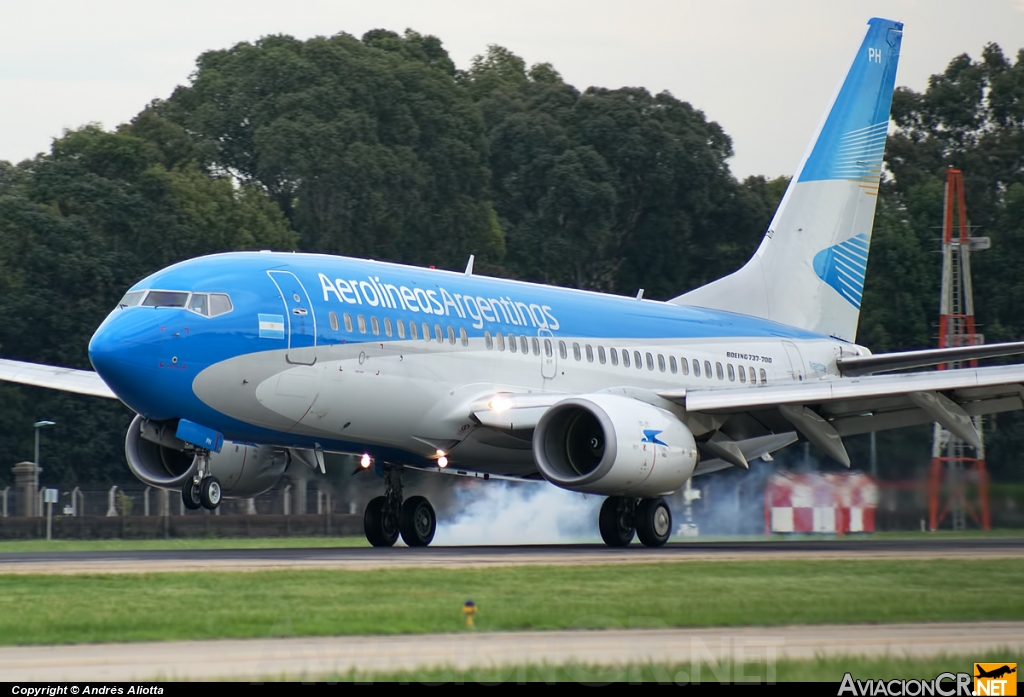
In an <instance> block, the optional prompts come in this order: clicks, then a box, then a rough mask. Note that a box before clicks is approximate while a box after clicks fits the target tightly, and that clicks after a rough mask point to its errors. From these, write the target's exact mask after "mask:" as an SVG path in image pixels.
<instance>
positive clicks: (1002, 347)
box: [836, 341, 1024, 377]
mask: <svg viewBox="0 0 1024 697" xmlns="http://www.w3.org/2000/svg"><path fill="white" fill-rule="evenodd" d="M1021 354H1024V341H1014V342H1011V343H1006V344H983V345H981V346H955V347H953V348H941V349H925V350H923V351H903V352H900V353H882V354H877V355H874V356H851V357H849V358H839V359H837V360H836V366H837V367H838V368H839V372H840V373H842V374H843V375H844V376H845V377H857V376H860V375H874V374H875V373H888V372H892V371H894V370H909V369H911V368H923V367H926V366H930V365H940V364H942V363H955V362H963V361H977V360H981V359H983V358H1000V357H1003V356H1017V355H1021Z"/></svg>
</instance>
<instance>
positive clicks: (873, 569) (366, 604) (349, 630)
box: [0, 559, 1024, 644]
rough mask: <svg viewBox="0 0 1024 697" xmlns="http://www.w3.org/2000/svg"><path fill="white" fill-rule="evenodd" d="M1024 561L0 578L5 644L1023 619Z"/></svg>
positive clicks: (0, 627) (687, 564)
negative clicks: (468, 623)
mask: <svg viewBox="0 0 1024 697" xmlns="http://www.w3.org/2000/svg"><path fill="white" fill-rule="evenodd" d="M1022 578H1024V559H1008V560H993V561H981V562H979V561H958V560H940V561H920V560H912V561H892V560H885V561H869V560H865V561H839V560H821V561H811V560H807V561H805V560H800V561H786V562H781V561H780V562H774V561H750V562H746V561H743V562H697V561H689V562H681V563H659V564H649V565H648V564H629V565H610V566H566V567H557V566H519V567H495V568H488V569H420V568H416V569H381V570H373V571H345V570H307V571H259V572H207V573H155V574H95V575H73V576H59V575H17V574H15V575H6V576H0V644H47V643H68V642H70V643H82V642H105V641H140V640H156V641H160V640H175V639H213V638H227V637H267V636H309V635H336V634H394V633H424V632H451V631H462V630H463V615H462V612H461V608H462V604H463V602H464V601H465V600H466V599H467V598H472V599H473V600H474V601H475V602H476V604H477V607H478V608H479V614H478V615H477V617H476V626H477V628H478V629H479V630H482V631H487V630H516V629H566V628H579V629H583V628H618V627H665V626H700V627H704V626H741V625H780V624H800V623H806V624H820V623H837V622H838V623H842V622H846V623H851V622H929V621H957V620H1009V619H1015V620H1019V619H1022V618H1024V597H1022V596H1021V595H1020V593H1019V587H1020V580H1021V579H1022Z"/></svg>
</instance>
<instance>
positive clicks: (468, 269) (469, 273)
mask: <svg viewBox="0 0 1024 697" xmlns="http://www.w3.org/2000/svg"><path fill="white" fill-rule="evenodd" d="M466 275H467V276H472V275H473V255H472V254H470V255H469V261H467V262H466Z"/></svg>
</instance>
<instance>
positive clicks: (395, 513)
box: [363, 465, 437, 547]
mask: <svg viewBox="0 0 1024 697" xmlns="http://www.w3.org/2000/svg"><path fill="white" fill-rule="evenodd" d="M436 529H437V516H436V515H435V514H434V507H433V506H431V505H430V502H429V501H427V500H426V499H425V498H423V497H422V496H411V497H409V498H408V499H406V500H405V501H402V468H401V466H394V465H384V495H383V496H378V497H377V498H375V499H371V500H370V503H368V504H367V505H366V512H365V513H364V514H363V530H364V531H365V532H366V539H367V540H369V541H370V544H371V545H373V546H374V547H390V546H392V545H393V544H395V542H397V541H398V536H399V535H401V536H402V540H403V541H404V542H405V544H407V545H409V546H410V547H426V546H427V545H429V544H430V541H431V540H433V539H434V531H435V530H436Z"/></svg>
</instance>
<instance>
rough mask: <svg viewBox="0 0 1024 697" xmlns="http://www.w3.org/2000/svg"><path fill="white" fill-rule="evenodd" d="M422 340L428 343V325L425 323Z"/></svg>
mask: <svg viewBox="0 0 1024 697" xmlns="http://www.w3.org/2000/svg"><path fill="white" fill-rule="evenodd" d="M423 340H424V341H430V325H429V324H427V323H426V322H424V323H423Z"/></svg>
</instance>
